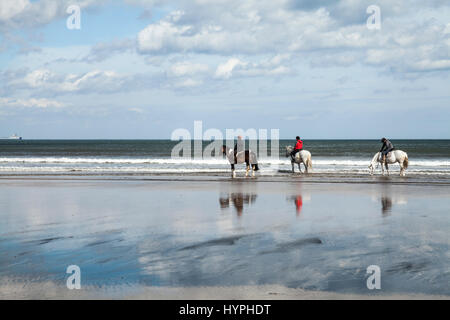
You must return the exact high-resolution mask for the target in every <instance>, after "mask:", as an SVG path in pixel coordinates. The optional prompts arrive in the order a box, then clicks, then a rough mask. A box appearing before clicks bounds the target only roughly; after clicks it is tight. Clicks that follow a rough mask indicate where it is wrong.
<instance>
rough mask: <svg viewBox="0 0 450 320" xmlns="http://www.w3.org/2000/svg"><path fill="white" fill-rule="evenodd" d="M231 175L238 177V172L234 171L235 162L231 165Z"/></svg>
mask: <svg viewBox="0 0 450 320" xmlns="http://www.w3.org/2000/svg"><path fill="white" fill-rule="evenodd" d="M231 177H232V178H236V172H235V171H234V164H232V165H231Z"/></svg>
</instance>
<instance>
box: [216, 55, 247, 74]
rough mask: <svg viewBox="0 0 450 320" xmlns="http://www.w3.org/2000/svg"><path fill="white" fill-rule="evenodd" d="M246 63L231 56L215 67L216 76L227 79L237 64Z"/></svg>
mask: <svg viewBox="0 0 450 320" xmlns="http://www.w3.org/2000/svg"><path fill="white" fill-rule="evenodd" d="M245 65H246V63H245V62H242V61H241V60H239V59H237V58H231V59H229V60H228V61H227V62H225V63H222V64H220V65H219V66H218V67H217V69H216V74H215V76H216V78H224V79H228V78H230V77H231V75H232V73H233V69H235V68H236V67H238V66H245Z"/></svg>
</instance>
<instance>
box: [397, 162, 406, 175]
mask: <svg viewBox="0 0 450 320" xmlns="http://www.w3.org/2000/svg"><path fill="white" fill-rule="evenodd" d="M398 164H399V165H400V177H402V176H404V175H405V167H404V166H403V161H402V162H400V161H399V162H398Z"/></svg>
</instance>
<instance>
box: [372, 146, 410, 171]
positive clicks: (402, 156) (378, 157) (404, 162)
mask: <svg viewBox="0 0 450 320" xmlns="http://www.w3.org/2000/svg"><path fill="white" fill-rule="evenodd" d="M396 162H398V164H399V165H400V176H404V175H405V170H406V169H407V168H408V155H407V154H406V152H403V151H401V150H393V151H391V152H389V153H388V154H387V156H386V163H385V164H384V165H385V167H386V170H387V173H388V175H389V167H388V164H393V163H396ZM378 163H381V172H382V174H383V175H384V167H383V163H382V154H381V152H377V153H376V154H375V155H374V156H373V159H372V161H371V162H370V165H369V169H370V174H371V175H372V174H373V171H374V170H375V166H377V164H378Z"/></svg>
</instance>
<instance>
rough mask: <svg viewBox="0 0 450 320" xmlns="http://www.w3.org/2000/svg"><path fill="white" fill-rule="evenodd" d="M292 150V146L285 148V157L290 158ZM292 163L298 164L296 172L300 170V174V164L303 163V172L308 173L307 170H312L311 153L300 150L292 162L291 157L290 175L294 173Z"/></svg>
mask: <svg viewBox="0 0 450 320" xmlns="http://www.w3.org/2000/svg"><path fill="white" fill-rule="evenodd" d="M292 150H294V148H293V147H292V146H287V147H286V157H290V156H291V152H292ZM294 163H297V164H298V170H300V173H302V168H301V167H300V163H303V165H304V166H305V172H306V173H308V172H309V170H312V160H311V153H310V152H309V151H307V150H302V151H300V152H297V153H296V154H295V159H294V160H292V157H291V165H292V173H294Z"/></svg>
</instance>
